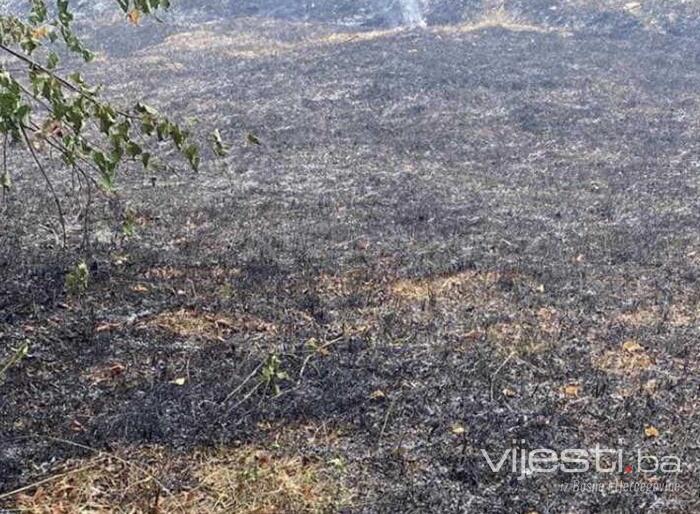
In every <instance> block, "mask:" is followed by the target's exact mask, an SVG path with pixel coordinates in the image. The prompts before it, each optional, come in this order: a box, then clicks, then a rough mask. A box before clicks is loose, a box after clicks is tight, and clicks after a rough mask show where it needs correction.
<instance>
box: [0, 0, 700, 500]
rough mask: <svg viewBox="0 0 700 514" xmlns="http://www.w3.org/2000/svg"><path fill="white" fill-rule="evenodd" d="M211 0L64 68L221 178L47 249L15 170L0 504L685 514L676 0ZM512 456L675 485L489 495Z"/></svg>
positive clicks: (697, 110) (688, 381) (8, 220)
mask: <svg viewBox="0 0 700 514" xmlns="http://www.w3.org/2000/svg"><path fill="white" fill-rule="evenodd" d="M234 3H235V4H236V6H235V7H227V6H226V5H223V6H222V7H214V8H210V9H209V10H205V9H196V8H195V7H197V4H198V2H193V1H190V2H183V4H184V5H183V6H182V7H181V9H179V10H178V9H175V10H174V11H173V12H172V13H171V14H169V15H167V16H166V18H165V19H166V23H162V24H159V23H153V22H149V21H144V22H143V24H142V26H141V27H130V26H126V27H125V26H124V24H123V23H121V22H117V23H112V21H111V20H109V19H105V20H103V21H102V22H100V23H102V24H103V26H101V27H100V28H99V35H100V36H101V37H97V34H95V39H94V45H93V47H95V48H97V50H99V52H100V53H99V54H98V59H103V60H104V61H105V65H104V67H103V68H92V67H91V66H89V65H87V66H86V67H85V70H83V73H84V74H85V75H86V76H89V77H90V78H91V80H94V81H98V82H99V81H100V80H104V79H105V77H106V76H107V75H106V74H107V73H109V76H110V77H111V79H110V80H111V81H112V82H111V84H110V86H109V87H108V88H107V90H106V92H105V95H108V96H109V97H110V99H112V100H113V101H114V102H115V103H119V102H120V101H126V100H129V101H133V99H134V98H144V99H146V100H147V101H148V102H149V103H150V104H152V105H154V106H156V107H157V108H158V109H159V110H161V111H162V112H167V113H169V114H172V115H173V116H175V117H177V118H178V121H181V122H182V123H184V124H187V123H190V120H191V119H194V118H196V119H197V120H199V121H198V122H197V123H198V124H199V125H200V126H201V127H202V129H203V130H204V129H208V128H213V127H218V128H219V129H220V130H221V133H222V134H223V135H224V138H225V140H226V141H228V142H229V143H230V146H231V153H230V155H229V156H228V157H226V158H225V159H224V161H223V162H211V163H202V166H201V168H200V170H199V172H198V173H197V174H194V173H193V172H191V171H189V170H185V171H179V172H165V171H163V172H162V173H158V172H154V173H153V174H149V173H143V172H140V171H138V170H134V171H133V173H127V174H126V175H125V176H123V177H122V178H121V179H120V182H119V183H118V184H117V189H118V194H119V201H110V202H108V201H106V200H104V199H103V198H101V197H99V196H97V197H95V198H93V199H92V208H91V210H90V215H89V216H87V217H86V214H85V210H84V209H83V208H82V207H81V206H75V208H71V206H72V205H74V204H73V203H70V202H66V204H65V206H66V209H65V210H66V212H65V216H66V225H67V232H68V240H69V241H73V243H74V245H73V246H70V245H69V246H68V249H66V248H63V247H62V246H61V245H60V244H59V241H58V236H57V232H58V229H57V226H56V219H55V212H54V211H53V210H52V203H51V202H52V199H51V196H50V195H49V193H48V192H47V191H46V190H45V187H44V185H43V183H41V182H37V181H36V180H35V178H34V177H33V175H31V173H30V170H29V168H28V164H27V162H25V161H26V156H24V155H22V154H21V153H19V154H16V155H14V156H13V155H12V154H11V157H10V162H9V163H8V164H9V166H10V167H11V169H12V170H14V171H13V183H14V185H13V188H12V189H11V190H9V191H7V192H6V193H5V195H4V196H3V198H2V203H0V209H1V212H2V224H3V225H2V230H1V231H0V283H1V284H2V287H1V288H0V363H2V362H6V359H9V358H11V357H12V356H13V355H16V354H17V352H18V350H22V349H23V348H24V345H25V344H27V345H28V346H27V348H26V352H24V353H26V354H22V355H20V356H19V358H17V359H16V360H17V362H15V363H14V364H13V365H12V366H11V367H8V369H7V370H6V371H5V373H4V375H3V376H0V491H2V492H7V493H9V492H13V491H16V490H20V491H19V492H18V493H17V494H14V493H13V494H11V495H6V494H2V493H0V498H2V500H0V505H2V506H6V507H7V508H14V507H17V508H25V509H29V510H30V511H35V512H51V511H50V510H48V509H49V508H50V506H55V505H60V506H61V508H63V509H65V510H64V511H65V512H78V511H80V508H86V507H85V506H90V505H92V507H93V508H95V506H96V505H97V506H101V507H102V508H107V509H112V510H110V511H115V512H121V511H124V512H127V511H129V512H133V511H138V512H156V511H158V510H157V509H160V511H162V512H180V511H184V512H217V510H216V509H220V511H221V512H328V511H340V512H399V511H401V512H475V513H476V512H494V513H495V512H504V513H505V512H523V513H526V512H538V513H540V514H545V513H555V512H556V513H559V512H581V513H584V512H630V513H631V512H664V513H667V512H697V511H698V509H700V504H699V502H698V499H697V498H698V496H697V485H698V482H697V467H698V464H699V462H698V457H699V456H698V448H697V440H698V436H699V435H700V425H699V423H700V418H699V410H698V399H697V395H698V387H699V385H700V382H699V378H698V377H699V375H698V371H699V369H700V368H699V364H700V362H699V360H698V359H699V357H700V356H699V354H698V335H699V327H700V324H699V321H700V320H699V315H700V286H699V282H698V281H699V279H700V236H699V234H698V227H699V226H700V201H699V196H698V194H699V190H698V189H699V188H700V164H699V162H700V161H699V157H698V156H699V155H700V142H699V141H700V139H699V138H698V127H699V126H700V125H699V123H700V96H699V93H698V84H699V83H700V53H699V51H700V50H699V47H698V37H700V25H699V24H698V21H697V20H698V19H700V18H699V17H698V14H699V13H698V12H697V7H695V6H694V4H692V3H690V2H681V1H678V2H656V1H651V0H647V1H641V2H638V3H637V2H617V1H614V0H605V1H600V2H576V1H574V2H560V1H553V0H552V1H549V0H547V1H545V0H538V1H506V2H504V3H501V2H497V3H492V2H487V1H484V2H478V1H466V0H464V1H461V2H460V1H454V2H450V1H447V0H445V1H435V2H432V3H430V4H429V6H428V7H427V10H426V11H425V12H424V14H425V22H426V26H425V27H417V28H410V27H406V26H405V25H404V24H403V21H402V20H403V18H402V16H403V15H402V12H401V10H400V9H399V8H398V2H397V3H396V5H394V4H392V5H391V6H389V7H387V8H386V9H379V10H378V9H377V3H367V4H366V5H364V4H363V3H362V2H345V3H343V2H315V4H314V6H313V7H309V6H308V5H306V4H307V3H305V2H298V5H295V3H294V2H291V1H290V2H284V3H283V4H284V8H282V7H276V6H278V4H280V2H279V1H275V2H267V4H269V5H266V3H265V2H231V4H234ZM331 3H332V4H333V5H332V7H329V6H328V5H326V4H331ZM98 4H99V3H96V4H95V5H98ZM222 4H226V3H225V2H223V3H222ZM346 4H347V5H346ZM385 4H386V5H389V4H390V2H387V3H385ZM496 4H497V5H496ZM392 6H393V7H392ZM85 15H86V16H87V15H88V14H85ZM85 31H86V34H87V35H88V38H89V37H90V30H89V29H88V28H85ZM136 39H138V42H134V41H135V40H136ZM131 46H133V48H140V50H138V51H131V50H130V47H131ZM144 63H148V67H146V66H144ZM103 73H104V74H105V75H104V76H103V75H102V74H103ZM115 77H116V78H115ZM192 123H194V122H192ZM51 172H52V173H53V176H54V177H56V178H55V179H54V183H55V186H56V188H57V190H58V192H59V196H61V198H69V197H75V195H76V194H77V195H78V196H80V195H81V194H84V192H81V191H80V190H78V185H76V183H75V181H74V180H72V177H71V175H70V174H69V173H68V172H66V171H64V170H63V169H62V167H61V166H60V164H58V165H56V166H55V167H52V168H51ZM85 224H87V225H88V226H89V229H90V236H89V245H88V246H89V250H90V251H89V254H88V256H89V258H88V259H87V261H86V263H85V264H86V267H87V269H88V275H89V278H88V282H89V283H88V284H87V287H86V288H85V289H84V290H79V291H76V290H74V289H75V288H71V287H69V285H68V284H67V281H66V276H67V275H68V274H70V273H71V272H73V273H74V272H75V263H76V262H79V260H80V259H82V258H83V257H84V256H85V253H80V254H79V253H78V252H77V251H73V250H71V249H70V248H77V247H79V246H81V245H80V244H79V242H80V241H83V240H84V228H85ZM125 225H126V228H127V230H125ZM83 242H84V241H83ZM82 247H83V251H84V250H85V245H84V244H83V245H82ZM0 369H2V366H0ZM514 441H515V443H514ZM523 442H524V443H523ZM514 444H515V446H518V445H524V447H525V448H555V449H562V448H591V447H594V446H595V445H596V444H600V446H602V447H607V448H623V449H625V451H626V452H627V453H626V455H629V454H630V453H632V454H634V455H636V451H637V450H638V449H641V450H643V451H644V452H647V453H650V454H655V455H669V454H674V455H678V456H680V458H681V460H682V464H683V466H682V472H681V473H679V474H676V475H673V476H672V477H671V478H670V479H669V478H668V476H662V475H648V476H647V475H643V474H634V473H632V474H624V473H623V474H615V475H599V474H595V473H592V474H589V475H586V477H585V479H586V480H589V481H592V482H598V483H603V482H609V481H611V480H620V481H622V482H625V481H643V482H645V483H662V484H663V483H665V482H666V481H670V482H673V483H675V484H677V485H678V489H675V490H672V491H666V492H659V491H646V492H642V493H639V494H627V493H625V492H620V493H616V494H595V493H593V494H591V493H585V492H578V491H576V490H574V489H572V488H570V487H569V488H567V486H570V485H571V483H572V482H574V481H575V480H579V479H581V477H578V476H573V477H572V475H566V474H535V475H533V476H529V477H527V478H525V479H524V480H517V477H516V476H515V475H513V474H511V473H509V472H507V471H502V472H500V473H493V472H492V471H491V470H490V469H489V468H488V466H487V463H486V461H485V460H484V459H483V457H482V455H481V453H480V452H481V449H486V450H488V451H490V452H491V454H492V455H498V456H500V454H501V453H502V452H503V451H505V450H507V449H509V448H512V447H514ZM88 466H90V467H88ZM251 477H254V478H251ZM45 479H47V480H48V481H47V482H45V483H42V484H41V485H37V486H36V487H34V486H32V484H37V483H39V482H40V481H43V480H45ZM251 480H252V481H253V482H251ZM255 481H257V482H255ZM86 483H89V484H92V485H91V487H89V488H88V487H84V484H86ZM255 483H257V484H258V485H257V486H253V485H252V484H255ZM231 484H235V487H234V486H232V485H231ZM25 487H26V489H24V488H25ZM231 487H233V489H232V490H229V489H227V488H231ZM95 491H97V492H98V493H95ZM257 493H260V494H261V496H256V494H257ZM275 494H276V496H275ZM217 495H218V496H217ZM216 497H218V498H220V503H217V502H216V501H214V500H212V498H216ZM221 498H225V499H223V500H222V499H221ZM261 498H263V499H261ZM3 502H4V503H3ZM236 502H237V503H236ZM256 508H259V509H260V510H255V509H256ZM42 509H45V510H42ZM71 509H72V510H71ZM120 509H122V510H120ZM129 509H131V510H129ZM154 509H156V510H154ZM264 509H267V510H264ZM64 511H60V512H64Z"/></svg>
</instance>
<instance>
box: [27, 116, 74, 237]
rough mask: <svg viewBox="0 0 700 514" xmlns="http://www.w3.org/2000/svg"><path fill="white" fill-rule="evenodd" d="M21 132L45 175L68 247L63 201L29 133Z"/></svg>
mask: <svg viewBox="0 0 700 514" xmlns="http://www.w3.org/2000/svg"><path fill="white" fill-rule="evenodd" d="M20 130H21V131H22V137H23V138H24V142H25V144H26V145H27V148H28V149H29V153H30V154H31V156H32V159H33V160H34V163H35V164H36V167H37V168H38V169H39V171H40V172H41V174H42V175H43V177H44V180H45V181H46V184H47V186H48V188H49V191H50V193H51V196H52V197H53V200H54V203H55V204H56V209H57V210H58V222H59V223H60V224H61V231H62V233H63V246H66V242H67V239H68V236H67V234H66V218H65V216H64V215H63V207H61V201H60V200H59V198H58V194H56V190H55V189H54V187H53V183H52V182H51V179H50V178H49V176H48V175H47V173H46V170H45V169H44V166H43V165H42V164H41V161H40V160H39V157H38V156H37V154H36V151H35V150H34V146H32V142H31V140H30V139H29V136H28V135H27V131H26V130H25V128H24V127H20Z"/></svg>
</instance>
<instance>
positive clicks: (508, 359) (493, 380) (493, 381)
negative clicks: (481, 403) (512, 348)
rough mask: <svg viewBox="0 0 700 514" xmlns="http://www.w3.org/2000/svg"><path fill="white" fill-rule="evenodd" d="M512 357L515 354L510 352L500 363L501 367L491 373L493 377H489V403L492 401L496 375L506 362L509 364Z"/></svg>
mask: <svg viewBox="0 0 700 514" xmlns="http://www.w3.org/2000/svg"><path fill="white" fill-rule="evenodd" d="M513 357H515V352H511V353H510V355H508V357H506V359H505V360H504V361H503V362H502V363H501V365H500V366H498V369H497V370H496V371H495V372H494V373H493V375H491V401H493V398H494V394H493V387H494V385H495V383H496V375H498V374H499V373H500V372H501V370H502V369H503V367H504V366H505V365H506V364H508V362H509V361H510V360H511V359H512V358H513Z"/></svg>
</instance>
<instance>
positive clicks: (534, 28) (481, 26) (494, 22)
mask: <svg viewBox="0 0 700 514" xmlns="http://www.w3.org/2000/svg"><path fill="white" fill-rule="evenodd" d="M493 28H500V29H504V30H510V31H512V32H539V33H545V34H546V33H550V32H556V33H559V34H562V35H566V32H564V31H563V30H561V29H555V28H550V27H544V26H540V25H533V24H531V23H528V22H526V21H524V20H520V19H518V18H516V17H515V16H513V15H512V14H511V13H509V12H508V11H507V10H506V9H505V8H504V7H503V6H501V7H497V8H492V9H488V10H487V11H486V12H484V14H483V16H482V17H481V18H480V19H478V20H476V21H474V22H466V23H462V24H460V25H446V26H442V27H436V28H434V29H433V31H434V32H436V33H442V34H464V33H469V32H477V31H480V30H486V29H493Z"/></svg>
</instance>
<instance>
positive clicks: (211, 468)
mask: <svg viewBox="0 0 700 514" xmlns="http://www.w3.org/2000/svg"><path fill="white" fill-rule="evenodd" d="M173 484H175V485H173ZM344 494H345V493H344V490H343V488H342V486H341V484H340V482H339V479H338V477H337V469H336V468H335V467H334V466H333V465H332V464H331V463H325V462H321V461H313V462H312V461H311V460H309V459H307V458H305V457H303V456H300V455H288V454H283V453H278V452H270V451H267V450H265V449H262V448H259V447H255V446H244V447H240V448H235V449H226V450H217V451H207V452H202V453H192V454H187V455H175V454H172V453H170V452H168V451H166V450H163V449H157V448H156V449H142V450H138V451H134V452H131V453H128V454H124V455H123V456H117V455H102V456H99V457H95V458H92V459H88V460H86V461H82V462H75V463H73V464H72V465H71V467H70V469H67V470H64V471H62V472H60V473H58V474H55V475H53V476H52V477H49V478H48V479H45V480H43V481H41V482H39V483H37V484H36V485H35V486H30V487H27V488H25V489H24V490H23V491H21V492H17V493H16V494H14V495H13V497H12V498H11V499H12V501H13V502H14V508H16V509H18V510H20V511H26V512H32V513H35V514H78V513H86V512H90V513H107V512H110V513H129V514H140V513H163V514H165V513H168V514H169V513H185V514H205V513H206V514H215V513H221V514H224V513H226V514H229V513H234V512H235V513H238V514H274V513H290V514H291V513H321V512H329V511H332V510H335V509H336V508H337V507H339V505H340V504H342V502H343V501H344Z"/></svg>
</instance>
